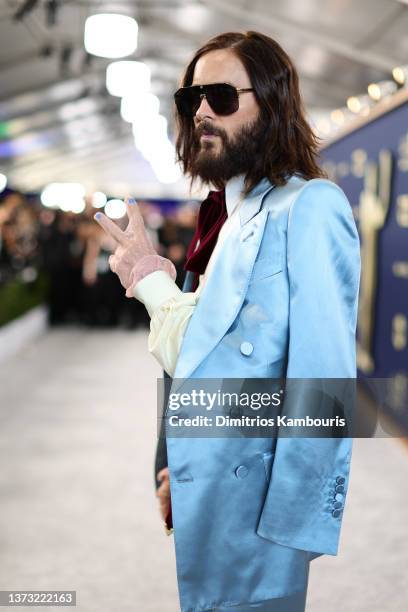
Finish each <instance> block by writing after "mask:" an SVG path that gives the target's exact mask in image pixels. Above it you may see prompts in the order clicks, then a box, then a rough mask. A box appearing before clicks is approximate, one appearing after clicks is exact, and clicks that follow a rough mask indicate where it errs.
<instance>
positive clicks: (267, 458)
mask: <svg viewBox="0 0 408 612" xmlns="http://www.w3.org/2000/svg"><path fill="white" fill-rule="evenodd" d="M274 456H275V453H274V452H273V451H268V452H267V453H263V455H262V459H263V464H264V468H265V478H266V481H267V482H269V481H270V479H271V473H272V465H273V458H274Z"/></svg>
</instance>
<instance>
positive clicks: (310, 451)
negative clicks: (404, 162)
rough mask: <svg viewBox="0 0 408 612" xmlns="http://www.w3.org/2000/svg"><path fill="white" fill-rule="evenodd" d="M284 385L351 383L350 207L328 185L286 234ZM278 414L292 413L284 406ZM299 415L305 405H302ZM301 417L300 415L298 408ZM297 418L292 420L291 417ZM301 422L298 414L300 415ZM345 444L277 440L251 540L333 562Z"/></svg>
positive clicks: (318, 188)
mask: <svg viewBox="0 0 408 612" xmlns="http://www.w3.org/2000/svg"><path fill="white" fill-rule="evenodd" d="M287 270H288V277H289V296H290V297H289V300H290V304H289V346H288V361H287V372H286V377H287V379H292V378H294V379H302V381H299V386H298V395H299V393H300V397H299V401H298V406H302V405H303V404H302V401H301V400H302V393H301V392H300V389H301V387H302V384H304V386H305V389H306V390H307V388H308V387H309V386H310V384H311V383H312V382H313V381H311V380H310V379H312V378H313V379H324V378H326V379H327V378H331V379H333V378H342V379H346V378H350V379H355V377H356V323H357V308H358V292H359V281H360V243H359V237H358V233H357V229H356V226H355V222H354V219H353V215H352V210H351V207H350V204H349V202H348V200H347V198H346V196H345V195H344V193H343V191H342V190H341V189H340V188H339V187H338V186H337V185H335V184H334V183H331V182H330V181H327V180H323V179H317V180H312V181H309V182H308V183H307V184H306V185H305V187H304V188H303V189H302V191H301V192H300V194H299V195H298V196H297V198H296V199H295V201H294V202H293V203H292V205H291V207H290V210H289V215H288V226H287ZM287 401H288V400H287V399H286V394H285V400H284V402H283V412H284V413H285V411H289V412H290V411H291V410H292V409H293V406H290V407H288V406H285V404H286V402H287ZM304 406H305V408H304V410H307V402H305V403H304ZM301 409H302V408H301ZM297 416H299V413H298V410H297ZM304 416H306V414H305V415H304ZM351 444H352V438H351V437H350V438H334V437H332V438H330V437H324V438H317V437H315V438H310V437H309V438H307V437H304V438H302V437H298V438H295V437H291V438H289V437H283V436H282V437H281V436H280V435H279V433H278V438H277V442H276V448H275V455H274V458H273V468H272V473H271V478H270V482H269V487H268V491H267V495H266V498H265V502H264V505H263V509H262V513H261V516H260V520H259V524H258V528H257V533H258V535H259V536H261V537H263V538H266V539H268V540H271V541H273V542H276V543H278V544H281V545H284V546H288V547H292V548H298V549H302V550H306V551H310V552H311V553H312V556H318V555H319V554H331V555H336V554H337V550H338V542H339V534H340V527H341V520H342V510H343V507H344V501H345V497H346V492H347V485H348V476H349V466H350V458H351Z"/></svg>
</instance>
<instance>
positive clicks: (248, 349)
mask: <svg viewBox="0 0 408 612" xmlns="http://www.w3.org/2000/svg"><path fill="white" fill-rule="evenodd" d="M240 350H241V353H242V354H243V355H245V356H246V357H249V355H251V353H252V351H253V350H254V347H253V345H252V344H251V343H250V342H242V344H241V346H240Z"/></svg>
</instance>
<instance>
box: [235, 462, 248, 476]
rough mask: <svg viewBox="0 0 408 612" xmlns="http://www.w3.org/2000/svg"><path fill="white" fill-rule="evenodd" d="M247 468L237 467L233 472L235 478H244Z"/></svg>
mask: <svg viewBox="0 0 408 612" xmlns="http://www.w3.org/2000/svg"><path fill="white" fill-rule="evenodd" d="M248 472H249V470H248V468H247V466H246V465H239V466H238V467H237V469H236V470H235V476H236V477H237V478H246V477H247V476H248Z"/></svg>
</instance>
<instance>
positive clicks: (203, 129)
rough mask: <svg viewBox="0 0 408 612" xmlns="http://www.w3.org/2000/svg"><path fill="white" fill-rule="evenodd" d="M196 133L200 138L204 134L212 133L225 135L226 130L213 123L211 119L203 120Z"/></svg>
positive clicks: (213, 134)
mask: <svg viewBox="0 0 408 612" xmlns="http://www.w3.org/2000/svg"><path fill="white" fill-rule="evenodd" d="M195 134H196V137H197V138H200V137H201V136H202V135H203V134H211V135H212V136H221V138H222V137H223V135H224V131H223V130H220V129H218V128H216V127H214V126H213V125H211V123H210V122H209V121H206V120H203V121H202V122H201V123H200V124H199V125H198V126H197V127H196V129H195Z"/></svg>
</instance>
